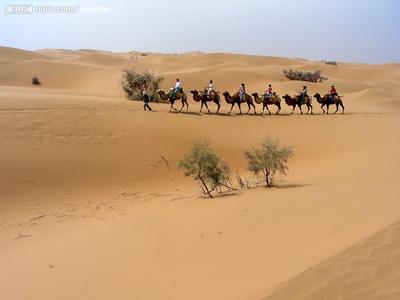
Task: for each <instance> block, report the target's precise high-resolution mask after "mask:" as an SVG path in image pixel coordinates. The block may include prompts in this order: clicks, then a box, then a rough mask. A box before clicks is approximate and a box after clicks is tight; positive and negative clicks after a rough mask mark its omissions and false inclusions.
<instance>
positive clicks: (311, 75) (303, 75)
mask: <svg viewBox="0 0 400 300" xmlns="http://www.w3.org/2000/svg"><path fill="white" fill-rule="evenodd" d="M283 74H284V75H285V77H286V78H288V79H290V80H299V81H310V82H323V81H325V80H327V79H328V78H327V77H323V76H322V75H321V71H314V72H303V71H293V70H284V71H283Z"/></svg>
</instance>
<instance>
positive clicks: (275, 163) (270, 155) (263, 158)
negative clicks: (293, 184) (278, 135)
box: [244, 138, 293, 187]
mask: <svg viewBox="0 0 400 300" xmlns="http://www.w3.org/2000/svg"><path fill="white" fill-rule="evenodd" d="M244 154H245V157H246V158H247V160H248V169H249V170H250V171H251V172H253V173H254V174H255V175H257V176H260V174H261V176H262V177H263V180H265V182H266V184H267V186H268V187H271V186H272V178H273V176H274V175H275V173H276V172H280V173H282V174H284V175H286V172H287V171H288V170H289V168H288V167H287V162H288V160H289V158H290V157H292V155H293V151H292V149H291V148H290V147H285V146H280V145H279V141H278V140H273V139H271V138H266V139H265V140H264V141H263V142H262V144H261V147H260V148H259V149H255V148H253V149H252V150H249V151H245V153H244Z"/></svg>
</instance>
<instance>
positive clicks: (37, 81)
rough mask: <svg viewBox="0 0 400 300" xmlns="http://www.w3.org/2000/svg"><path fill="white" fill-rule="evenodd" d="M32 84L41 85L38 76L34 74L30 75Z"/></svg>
mask: <svg viewBox="0 0 400 300" xmlns="http://www.w3.org/2000/svg"><path fill="white" fill-rule="evenodd" d="M32 84H33V85H41V83H40V80H39V78H37V77H36V76H33V77H32Z"/></svg>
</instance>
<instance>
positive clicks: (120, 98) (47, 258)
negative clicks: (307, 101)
mask: <svg viewBox="0 0 400 300" xmlns="http://www.w3.org/2000/svg"><path fill="white" fill-rule="evenodd" d="M127 68H129V69H130V68H133V69H136V70H139V71H144V70H150V71H153V72H155V73H156V74H161V75H163V76H164V77H165V80H164V82H163V83H162V88H163V89H168V88H169V87H171V86H172V85H173V84H174V81H175V78H177V77H179V78H180V79H181V80H182V85H183V88H184V90H185V91H188V90H190V89H202V88H203V87H205V86H206V85H207V83H208V81H209V80H210V79H213V80H214V81H215V85H216V89H217V90H218V91H220V92H223V91H224V90H227V91H230V92H235V91H236V90H237V89H238V88H239V86H240V83H242V82H244V83H246V86H247V90H248V92H256V91H257V92H259V93H261V92H262V91H263V90H264V89H265V86H266V84H268V83H272V85H273V87H274V90H275V91H276V92H277V93H278V94H279V95H283V94H285V93H288V94H294V93H297V92H298V91H299V90H300V89H301V87H302V85H303V84H304V82H299V81H289V80H288V79H286V78H285V77H284V76H283V70H285V69H293V70H304V71H315V70H321V71H322V74H323V76H326V77H328V78H329V79H328V80H327V81H326V82H324V83H306V84H307V86H308V87H309V94H311V95H313V94H314V93H315V92H320V93H324V92H327V91H328V90H329V88H330V86H331V85H332V84H334V85H336V87H337V89H338V91H339V93H340V94H341V95H342V96H343V101H344V105H345V107H346V113H345V114H344V115H342V114H337V115H328V116H327V115H323V114H322V111H321V109H320V105H319V104H318V103H317V102H316V101H315V99H314V100H313V102H312V103H313V106H314V115H300V114H299V111H298V110H296V112H295V114H294V115H289V113H290V112H291V108H290V107H288V106H287V105H286V104H285V103H283V104H282V112H281V115H275V114H274V113H275V111H276V109H275V108H273V107H271V108H270V109H271V111H272V113H273V114H272V115H271V116H269V115H260V114H257V115H254V114H249V115H247V114H243V115H239V114H238V111H237V108H235V109H234V111H233V113H232V114H228V111H229V109H230V107H229V106H228V105H227V104H226V103H225V101H223V103H222V107H221V114H219V115H216V114H214V112H215V109H216V107H215V105H214V104H213V103H211V104H210V109H211V111H212V113H211V114H208V113H199V110H200V107H199V104H198V103H196V102H194V101H193V100H192V98H191V96H189V106H190V107H189V112H184V113H169V112H168V110H169V105H165V104H154V103H152V104H151V105H152V107H153V112H151V113H150V112H146V113H145V112H144V111H143V106H142V103H141V102H138V101H128V100H127V99H126V98H125V97H124V95H123V92H122V89H121V74H122V71H123V70H124V69H127ZM34 75H35V76H37V77H39V79H40V81H41V82H42V85H41V86H32V84H31V79H32V76H34ZM177 105H178V106H179V105H180V104H179V103H177ZM245 110H247V108H246V107H245ZM257 111H258V112H261V106H257ZM331 111H332V108H331ZM399 126H400V64H385V65H369V64H350V63H342V62H339V64H338V66H333V65H327V64H325V63H323V62H315V61H309V60H303V59H295V58H279V57H264V56H251V55H238V54H229V53H210V54H205V53H201V52H190V53H186V54H158V53H145V54H143V53H142V52H136V51H132V52H129V53H112V52H107V51H95V50H85V49H81V50H76V51H72V50H62V49H61V50H59V49H43V50H39V51H25V50H19V49H13V48H7V47H0V299H7V300H20V299H24V300H30V299H32V300H39V299H40V300H47V299H48V300H53V299H58V300H64V299H65V300H67V299H68V300H69V299H75V300H81V299H82V300H86V299H96V300H98V299H100V300H102V299H104V300H106V299H107V300H108V299H218V300H219V299H230V300H231V299H284V300H287V299H289V300H291V299H318V300H320V299H380V300H381V299H400V291H399V289H398V287H399V286H400V282H399V278H400V272H399V271H398V270H400V260H399V250H398V249H399V246H400V245H399V239H398V236H399V234H400V233H399V225H398V224H399V223H396V222H398V221H399V220H400V202H399V195H398V194H399V193H398V191H397V185H398V178H399V176H398V170H399V169H400V156H399V155H400V154H399V149H400V140H399V138H398V136H399V135H398V129H399V128H400V127H399ZM266 136H272V137H276V138H279V140H280V141H281V143H282V144H285V145H290V146H292V147H293V150H294V154H295V155H294V157H293V159H291V160H290V161H289V167H290V171H289V174H288V176H287V177H285V176H277V177H276V179H275V183H276V187H275V188H273V189H266V188H265V187H262V186H260V187H258V188H255V189H251V190H245V191H242V192H240V193H238V194H235V195H232V196H229V197H228V196H223V197H217V198H215V199H213V200H209V199H204V198H201V197H199V188H198V186H197V185H196V183H194V182H193V181H192V180H191V179H188V178H185V177H184V176H183V174H182V172H181V171H179V170H177V168H176V166H177V164H178V161H179V160H180V159H182V158H183V156H184V155H185V154H186V153H187V151H188V150H189V149H190V147H191V145H192V143H193V141H205V140H207V141H209V142H210V144H211V146H212V147H213V148H214V149H215V151H216V152H217V153H218V154H219V155H220V156H221V157H222V158H223V159H224V160H225V161H226V162H227V163H228V164H229V165H230V167H231V169H232V171H233V173H236V172H238V173H240V175H241V176H243V177H247V178H252V179H254V178H253V177H252V175H251V174H250V172H249V171H248V170H247V164H246V161H245V159H244V155H243V152H244V151H245V150H247V149H249V148H251V147H255V146H257V145H258V144H259V143H260V142H261V141H262V140H263V139H264V138H265V137H266ZM166 162H167V163H166ZM233 177H234V176H233ZM391 224H395V225H391ZM390 225H391V226H390ZM388 226H390V227H388ZM385 228H386V229H385ZM380 230H381V231H380ZM360 241H361V242H360ZM346 249H347V250H346Z"/></svg>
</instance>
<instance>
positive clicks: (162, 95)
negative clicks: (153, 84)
mask: <svg viewBox="0 0 400 300" xmlns="http://www.w3.org/2000/svg"><path fill="white" fill-rule="evenodd" d="M157 94H158V95H159V96H160V98H161V99H162V100H164V101H167V100H169V102H170V103H171V106H170V108H169V111H171V109H173V110H175V111H177V109H176V108H175V107H174V103H175V101H176V100H181V101H182V107H181V109H180V110H179V112H181V111H182V109H183V107H184V106H185V104H186V111H188V110H189V104H188V102H187V95H186V94H185V93H184V92H183V91H182V90H181V91H179V92H177V93H176V95H175V99H172V90H170V91H169V92H168V94H166V93H165V92H164V91H163V90H158V91H157Z"/></svg>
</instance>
